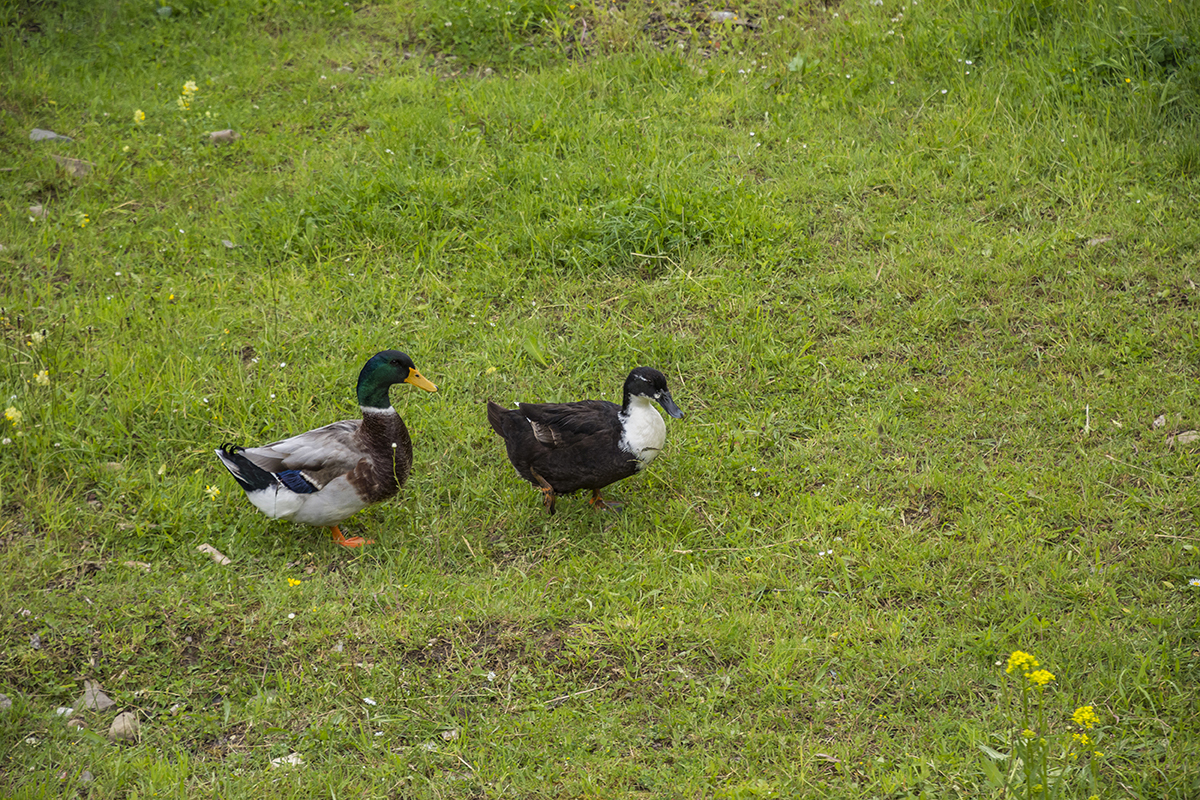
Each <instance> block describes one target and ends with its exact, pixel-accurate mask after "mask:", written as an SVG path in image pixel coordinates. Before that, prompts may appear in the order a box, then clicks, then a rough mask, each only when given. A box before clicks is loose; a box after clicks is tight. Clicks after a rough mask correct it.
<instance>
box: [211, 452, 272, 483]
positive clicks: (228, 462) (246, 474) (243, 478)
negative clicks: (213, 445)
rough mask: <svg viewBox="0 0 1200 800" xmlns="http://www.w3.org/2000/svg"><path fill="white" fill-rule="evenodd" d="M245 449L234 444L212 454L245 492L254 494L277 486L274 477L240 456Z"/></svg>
mask: <svg viewBox="0 0 1200 800" xmlns="http://www.w3.org/2000/svg"><path fill="white" fill-rule="evenodd" d="M245 449H246V448H244V447H238V446H237V445H234V444H223V445H221V447H220V448H219V449H217V450H215V451H214V452H215V453H216V454H217V458H219V459H221V463H222V464H224V465H225V469H227V470H229V474H230V475H232V476H233V479H234V480H235V481H237V482H238V485H239V486H241V487H242V488H243V489H244V490H246V491H247V492H256V491H259V490H261V489H266V488H269V487H271V486H274V485H275V484H277V483H278V481H277V480H276V479H275V476H274V475H272V474H271V473H269V472H267V471H266V470H265V469H263V468H262V467H260V466H259V465H258V464H255V463H254V462H253V461H251V460H250V459H248V458H246V457H245V456H244V455H242V451H243V450H245Z"/></svg>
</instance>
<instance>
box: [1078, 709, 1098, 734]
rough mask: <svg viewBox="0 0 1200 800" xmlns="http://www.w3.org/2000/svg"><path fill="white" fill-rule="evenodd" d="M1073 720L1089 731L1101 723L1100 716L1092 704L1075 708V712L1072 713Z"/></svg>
mask: <svg viewBox="0 0 1200 800" xmlns="http://www.w3.org/2000/svg"><path fill="white" fill-rule="evenodd" d="M1071 721H1072V722H1074V723H1075V724H1076V725H1078V726H1079V727H1081V728H1083V729H1084V730H1088V731H1090V730H1091V729H1092V728H1094V727H1096V726H1097V725H1099V724H1100V718H1099V717H1097V716H1096V711H1095V709H1093V708H1092V707H1091V706H1080V707H1079V708H1077V709H1075V713H1074V714H1072V715H1071Z"/></svg>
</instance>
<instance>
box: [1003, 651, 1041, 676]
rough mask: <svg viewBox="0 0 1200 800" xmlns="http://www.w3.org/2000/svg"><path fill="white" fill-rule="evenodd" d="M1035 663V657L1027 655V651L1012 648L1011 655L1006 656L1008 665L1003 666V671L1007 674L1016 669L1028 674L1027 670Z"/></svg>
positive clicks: (1034, 665)
mask: <svg viewBox="0 0 1200 800" xmlns="http://www.w3.org/2000/svg"><path fill="white" fill-rule="evenodd" d="M1037 665H1038V661H1037V659H1036V658H1034V657H1033V656H1031V655H1029V653H1024V652H1022V651H1020V650H1014V651H1013V653H1012V655H1011V656H1009V657H1008V666H1007V667H1005V668H1004V671H1005V672H1006V673H1007V674H1009V675H1012V674H1013V673H1014V672H1018V671H1019V672H1022V673H1024V674H1026V675H1028V674H1029V671H1030V670H1031V669H1033V668H1034V667H1036V666H1037Z"/></svg>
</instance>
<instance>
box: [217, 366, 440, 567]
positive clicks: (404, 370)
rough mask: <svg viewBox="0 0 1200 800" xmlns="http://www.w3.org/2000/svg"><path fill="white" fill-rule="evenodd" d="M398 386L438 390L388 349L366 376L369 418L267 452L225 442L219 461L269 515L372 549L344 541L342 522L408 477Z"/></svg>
mask: <svg viewBox="0 0 1200 800" xmlns="http://www.w3.org/2000/svg"><path fill="white" fill-rule="evenodd" d="M396 383H411V384H412V385H414V386H416V387H418V388H420V389H424V390H425V391H427V392H436V391H437V387H436V386H434V385H433V384H432V383H430V382H429V381H427V380H426V379H425V378H424V376H422V375H421V373H420V372H418V371H417V368H416V366H414V365H413V362H412V359H411V358H409V357H408V356H407V355H405V354H404V353H401V352H400V351H399V350H384V351H383V352H381V353H376V354H375V355H373V356H371V358H370V360H369V361H367V363H366V365H365V366H363V368H362V372H360V373H359V374H358V405H359V406H360V407H361V408H362V419H361V420H358V419H346V420H342V421H341V422H334V423H332V424H329V425H326V426H325V427H323V428H317V429H315V430H311V431H308V432H307V433H302V434H300V435H299V436H293V437H291V438H290V439H283V440H281V441H278V442H272V443H271V444H265V445H262V446H261V447H249V448H247V447H238V446H236V445H231V444H225V445H222V446H221V448H220V449H218V450H217V451H216V453H217V458H219V459H221V463H222V464H224V465H225V468H226V469H227V470H229V472H230V474H231V475H233V479H234V480H235V481H237V482H238V484H240V485H241V487H242V488H243V489H245V490H246V497H248V498H250V502H251V503H253V504H254V507H255V508H257V509H258V510H259V511H261V512H262V513H264V514H266V515H267V516H268V517H270V518H272V519H286V520H291V521H292V522H303V523H305V524H308V525H319V526H321V527H325V528H329V530H330V533H332V535H333V540H334V541H335V542H337V543H338V544H340V545H342V546H343V547H360V546H362V545H364V544H371V543H372V540H370V539H364V538H362V537H361V536H345V535H343V534H342V531H341V528H339V527H338V524H339V523H340V522H341V521H342V520H344V519H346V518H347V517H349V516H350V515H351V514H354V513H355V512H357V511H361V510H362V509H364V508H366V507H367V506H369V505H371V504H372V503H378V502H379V501H381V500H386V499H388V498H389V497H391V496H392V495H394V494H396V492H398V491H399V490H400V486H401V485H403V483H404V481H405V480H406V479H407V478H408V472H409V469H410V468H411V467H412V440H411V439H409V436H408V429H407V428H406V427H404V420H402V419H400V415H399V414H397V413H396V409H394V408H392V403H391V400H390V399H389V397H388V393H389V390H390V389H391V388H392V385H393V384H396Z"/></svg>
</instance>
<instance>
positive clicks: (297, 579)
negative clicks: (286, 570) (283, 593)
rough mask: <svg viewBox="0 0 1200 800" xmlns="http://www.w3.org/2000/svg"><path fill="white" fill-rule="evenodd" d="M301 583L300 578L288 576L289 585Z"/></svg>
mask: <svg viewBox="0 0 1200 800" xmlns="http://www.w3.org/2000/svg"><path fill="white" fill-rule="evenodd" d="M299 585H300V579H299V578H288V586H299Z"/></svg>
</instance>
